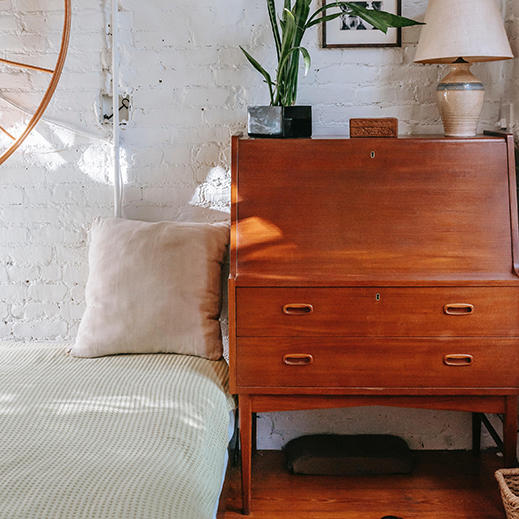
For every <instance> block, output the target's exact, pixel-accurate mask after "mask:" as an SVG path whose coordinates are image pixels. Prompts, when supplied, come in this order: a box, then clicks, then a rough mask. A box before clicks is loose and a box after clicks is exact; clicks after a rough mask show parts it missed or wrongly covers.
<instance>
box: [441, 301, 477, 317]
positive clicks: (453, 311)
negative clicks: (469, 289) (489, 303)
mask: <svg viewBox="0 0 519 519" xmlns="http://www.w3.org/2000/svg"><path fill="white" fill-rule="evenodd" d="M443 311H444V312H445V313H446V314H447V315H470V314H473V313H474V306H473V305H469V304H467V303H452V304H449V305H445V306H444V307H443Z"/></svg>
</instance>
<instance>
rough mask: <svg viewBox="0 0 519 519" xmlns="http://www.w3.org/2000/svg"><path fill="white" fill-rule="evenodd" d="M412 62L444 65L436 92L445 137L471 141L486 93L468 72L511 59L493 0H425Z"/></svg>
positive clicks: (499, 14) (498, 13) (501, 22)
mask: <svg viewBox="0 0 519 519" xmlns="http://www.w3.org/2000/svg"><path fill="white" fill-rule="evenodd" d="M424 21H425V24H426V25H424V26H423V27H422V32H421V35H420V41H419V43H418V47H417V49H416V56H415V59H414V61H415V62H416V63H449V64H450V70H449V73H448V74H447V75H446V76H445V77H444V78H443V79H442V80H441V81H440V83H439V84H438V88H437V99H438V107H439V109H440V115H441V118H442V121H443V127H444V133H445V135H446V136H448V137H473V136H474V135H476V129H477V125H478V121H479V116H480V115H481V110H482V108H483V100H484V96H485V90H484V87H483V83H481V81H479V79H477V78H476V77H475V76H474V75H473V74H472V72H471V71H470V67H471V65H472V63H475V62H478V61H498V60H503V59H510V58H513V57H514V55H513V54H512V49H511V48H510V43H509V42H508V38H507V36H506V32H505V28H504V25H503V19H502V17H501V13H500V11H499V9H498V6H497V3H496V0H429V4H428V5H427V11H426V13H425V20H424Z"/></svg>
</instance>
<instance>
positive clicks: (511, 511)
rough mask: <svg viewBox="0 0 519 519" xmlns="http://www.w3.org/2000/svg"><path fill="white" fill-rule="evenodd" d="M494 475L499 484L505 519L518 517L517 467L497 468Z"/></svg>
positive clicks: (518, 480) (518, 487) (518, 470)
mask: <svg viewBox="0 0 519 519" xmlns="http://www.w3.org/2000/svg"><path fill="white" fill-rule="evenodd" d="M494 476H495V478H496V479H497V482H498V484H499V490H500V491H501V497H502V499H503V506H504V507H505V512H506V517H507V519H519V469H499V470H496V472H495V473H494Z"/></svg>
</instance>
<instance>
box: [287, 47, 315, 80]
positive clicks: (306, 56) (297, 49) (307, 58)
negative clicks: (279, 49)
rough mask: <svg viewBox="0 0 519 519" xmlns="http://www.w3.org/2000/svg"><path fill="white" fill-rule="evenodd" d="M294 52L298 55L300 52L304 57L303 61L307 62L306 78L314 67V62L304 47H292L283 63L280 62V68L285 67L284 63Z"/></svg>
mask: <svg viewBox="0 0 519 519" xmlns="http://www.w3.org/2000/svg"><path fill="white" fill-rule="evenodd" d="M294 52H297V53H298V54H299V52H300V53H301V54H302V55H303V59H304V62H305V76H306V75H307V74H308V72H309V70H310V66H311V65H312V60H311V58H310V53H309V52H308V50H306V49H305V48H304V47H292V48H291V49H290V50H289V51H288V53H287V55H286V56H285V58H284V60H283V61H282V62H280V64H279V66H280V67H281V66H282V65H284V63H285V62H286V61H287V60H288V59H289V58H290V57H291V55H292V54H293V53H294Z"/></svg>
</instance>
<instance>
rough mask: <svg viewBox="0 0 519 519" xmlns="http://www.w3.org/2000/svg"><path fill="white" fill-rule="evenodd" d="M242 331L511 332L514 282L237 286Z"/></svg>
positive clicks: (518, 294) (516, 327)
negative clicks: (497, 284)
mask: <svg viewBox="0 0 519 519" xmlns="http://www.w3.org/2000/svg"><path fill="white" fill-rule="evenodd" d="M236 308H237V311H236V326H237V335H238V336H242V337H252V336H259V337H282V336H313V335H315V336H325V335H334V336H337V335H342V336H350V337H377V336H378V337H405V336H410V337H438V336H448V337H464V336H465V337H478V336H495V337H515V336H518V335H519V290H518V289H517V288H514V287H439V288H428V287H425V288H423V287H419V288H394V287H390V288H376V287H374V288H372V287H359V288H356V287H354V288H238V289H237V291H236Z"/></svg>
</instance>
